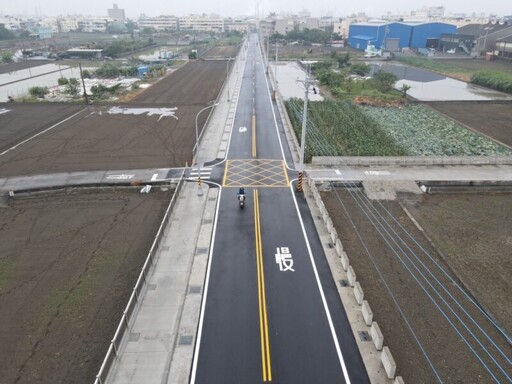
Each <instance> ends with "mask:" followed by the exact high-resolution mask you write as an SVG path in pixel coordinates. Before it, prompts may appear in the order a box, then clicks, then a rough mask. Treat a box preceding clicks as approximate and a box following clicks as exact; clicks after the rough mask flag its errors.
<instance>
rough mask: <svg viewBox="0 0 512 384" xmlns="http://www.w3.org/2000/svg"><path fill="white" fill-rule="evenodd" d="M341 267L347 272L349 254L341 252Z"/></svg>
mask: <svg viewBox="0 0 512 384" xmlns="http://www.w3.org/2000/svg"><path fill="white" fill-rule="evenodd" d="M341 266H342V267H343V270H344V271H345V272H347V269H348V267H349V260H348V256H347V253H346V252H345V251H341Z"/></svg>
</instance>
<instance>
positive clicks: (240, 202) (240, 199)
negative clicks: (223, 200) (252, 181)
mask: <svg viewBox="0 0 512 384" xmlns="http://www.w3.org/2000/svg"><path fill="white" fill-rule="evenodd" d="M238 205H239V206H240V209H244V206H245V195H238Z"/></svg>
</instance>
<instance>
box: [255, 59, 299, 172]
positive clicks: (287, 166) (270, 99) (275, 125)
mask: <svg viewBox="0 0 512 384" xmlns="http://www.w3.org/2000/svg"><path fill="white" fill-rule="evenodd" d="M260 55H261V58H262V60H263V54H262V53H261V52H260ZM267 60H268V57H267ZM261 67H262V68H261V70H262V71H263V72H264V69H263V67H265V66H264V65H262V66H261ZM263 77H264V78H265V83H266V84H267V95H268V99H269V101H270V109H271V110H272V116H274V127H275V128H276V133H277V139H278V140H279V146H280V147H281V155H282V156H283V160H284V163H285V164H286V168H288V170H290V171H295V170H296V169H295V168H291V167H290V166H289V165H288V161H287V160H286V156H285V154H284V149H283V143H282V141H281V135H280V134H279V127H278V125H277V119H276V112H275V111H274V104H272V97H271V96H270V89H269V87H268V79H267V76H266V74H265V73H264V74H263ZM276 80H277V79H276ZM276 104H277V100H276ZM285 129H286V128H285V127H284V124H283V130H285ZM292 133H293V134H295V133H294V132H292ZM285 136H286V132H285ZM290 152H291V150H290Z"/></svg>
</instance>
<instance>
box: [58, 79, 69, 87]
mask: <svg viewBox="0 0 512 384" xmlns="http://www.w3.org/2000/svg"><path fill="white" fill-rule="evenodd" d="M57 82H58V83H59V85H66V84H68V83H69V80H68V79H67V78H65V77H59V80H57Z"/></svg>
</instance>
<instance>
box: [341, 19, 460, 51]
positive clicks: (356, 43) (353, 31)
mask: <svg viewBox="0 0 512 384" xmlns="http://www.w3.org/2000/svg"><path fill="white" fill-rule="evenodd" d="M456 30H457V27H456V26H455V25H451V24H446V23H402V22H393V23H387V22H374V23H372V22H370V23H356V24H352V25H350V27H349V32H348V43H349V45H350V46H351V47H352V48H356V49H362V50H365V49H366V48H367V47H368V45H369V44H371V45H373V46H374V47H375V48H377V49H380V48H385V49H387V50H389V51H399V50H400V49H402V48H437V45H438V43H439V39H440V37H441V35H442V34H443V33H455V32H456Z"/></svg>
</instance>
